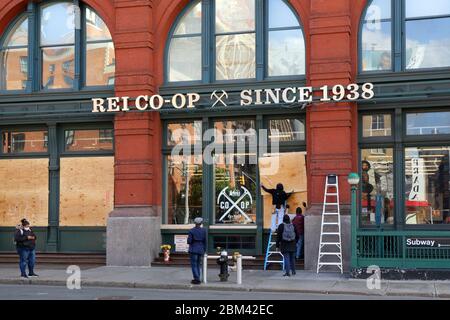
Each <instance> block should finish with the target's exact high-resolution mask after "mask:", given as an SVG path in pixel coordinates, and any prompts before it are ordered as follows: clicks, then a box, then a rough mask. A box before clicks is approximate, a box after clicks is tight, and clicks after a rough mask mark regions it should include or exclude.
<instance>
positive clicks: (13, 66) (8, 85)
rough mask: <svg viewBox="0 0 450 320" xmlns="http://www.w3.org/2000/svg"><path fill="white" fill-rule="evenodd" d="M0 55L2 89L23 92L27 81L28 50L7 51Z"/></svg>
mask: <svg viewBox="0 0 450 320" xmlns="http://www.w3.org/2000/svg"><path fill="white" fill-rule="evenodd" d="M0 55H1V56H0V59H1V70H0V75H1V84H2V86H1V87H2V89H4V90H24V89H25V88H26V86H27V79H28V49H26V48H25V49H7V50H4V51H1V53H0Z"/></svg>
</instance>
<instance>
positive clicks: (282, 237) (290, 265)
mask: <svg viewBox="0 0 450 320" xmlns="http://www.w3.org/2000/svg"><path fill="white" fill-rule="evenodd" d="M297 241H298V234H297V232H296V230H295V228H294V225H293V224H292V223H291V218H289V216H288V215H287V214H286V215H285V216H284V217H283V223H282V224H280V225H279V226H278V229H277V242H276V246H277V248H280V251H281V253H282V254H283V257H284V271H285V273H284V275H283V276H285V277H286V276H287V277H290V276H291V273H290V272H291V271H292V274H293V275H295V274H296V272H295V249H296V243H297Z"/></svg>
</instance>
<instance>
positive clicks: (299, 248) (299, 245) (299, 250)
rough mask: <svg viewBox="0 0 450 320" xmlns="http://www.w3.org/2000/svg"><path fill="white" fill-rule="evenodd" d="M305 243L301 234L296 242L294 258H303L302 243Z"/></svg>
mask: <svg viewBox="0 0 450 320" xmlns="http://www.w3.org/2000/svg"><path fill="white" fill-rule="evenodd" d="M304 241H305V236H304V235H303V234H302V235H300V236H299V237H298V241H297V252H296V253H295V257H296V258H297V259H300V258H301V257H303V242H304Z"/></svg>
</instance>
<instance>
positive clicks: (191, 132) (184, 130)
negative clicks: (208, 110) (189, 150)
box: [167, 121, 202, 146]
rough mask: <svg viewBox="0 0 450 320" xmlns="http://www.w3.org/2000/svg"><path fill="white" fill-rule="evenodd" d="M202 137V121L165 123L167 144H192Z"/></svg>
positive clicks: (199, 140)
mask: <svg viewBox="0 0 450 320" xmlns="http://www.w3.org/2000/svg"><path fill="white" fill-rule="evenodd" d="M201 139H202V122H201V121H194V122H183V123H169V124H168V125H167V144H168V145H170V146H174V145H177V144H184V145H192V144H197V143H200V142H201Z"/></svg>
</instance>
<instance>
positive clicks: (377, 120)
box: [362, 114, 392, 138]
mask: <svg viewBox="0 0 450 320" xmlns="http://www.w3.org/2000/svg"><path fill="white" fill-rule="evenodd" d="M362 130H363V137H364V138H374V137H389V136H391V134H392V120H391V115H390V114H373V115H365V116H363V117H362Z"/></svg>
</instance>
